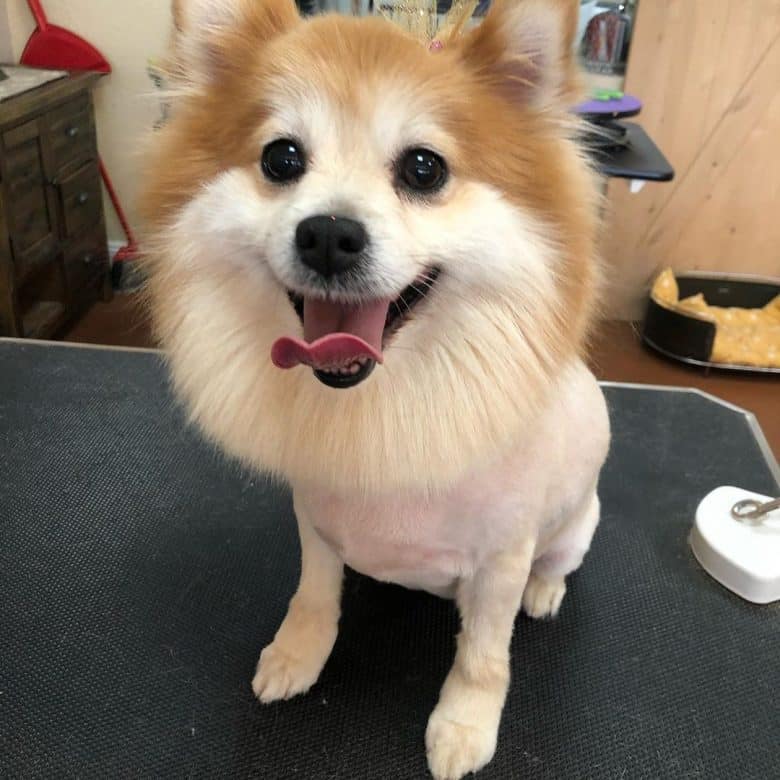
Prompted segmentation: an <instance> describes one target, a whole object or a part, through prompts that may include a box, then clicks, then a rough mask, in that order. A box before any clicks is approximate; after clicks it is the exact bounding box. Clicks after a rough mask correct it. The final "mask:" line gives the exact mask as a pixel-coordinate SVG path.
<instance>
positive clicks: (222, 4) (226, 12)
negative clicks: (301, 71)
mask: <svg viewBox="0 0 780 780" xmlns="http://www.w3.org/2000/svg"><path fill="white" fill-rule="evenodd" d="M171 11H172V15H173V24H174V37H173V48H174V60H175V65H176V71H177V73H178V76H179V77H180V78H182V80H184V81H189V82H193V83H202V82H208V81H210V80H211V79H213V78H214V77H215V76H217V75H218V74H219V73H220V71H223V70H225V69H235V68H236V67H237V66H238V67H240V65H241V63H240V62H239V63H238V64H237V63H236V62H235V61H234V59H235V57H237V56H239V57H240V52H239V51H237V46H236V44H237V43H242V44H246V45H252V46H261V45H262V44H263V43H265V42H266V41H268V40H270V39H271V38H273V37H274V36H276V35H279V34H281V33H282V32H284V31H285V30H287V29H289V28H291V27H292V26H293V25H294V24H296V23H297V22H299V21H300V16H299V14H298V11H297V9H296V6H295V3H294V1H293V0H173V1H172V8H171Z"/></svg>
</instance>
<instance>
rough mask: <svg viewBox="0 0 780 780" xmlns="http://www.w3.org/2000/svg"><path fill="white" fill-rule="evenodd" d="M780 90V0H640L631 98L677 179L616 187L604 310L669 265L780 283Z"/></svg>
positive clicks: (623, 304)
mask: <svg viewBox="0 0 780 780" xmlns="http://www.w3.org/2000/svg"><path fill="white" fill-rule="evenodd" d="M779 87H780V0H749V2H745V0H641V2H640V3H639V11H638V17H637V24H636V28H635V34H634V38H633V42H632V48H631V55H630V61H629V65H628V72H627V74H626V91H627V92H630V93H632V94H636V95H638V96H639V97H640V98H642V100H643V101H644V103H645V108H644V110H643V111H642V113H641V115H640V117H639V121H640V122H641V123H642V125H643V126H644V127H645V128H646V129H647V131H648V132H649V133H650V135H651V137H652V138H653V139H654V140H655V141H656V143H658V145H659V146H660V148H661V149H662V150H663V152H664V154H665V155H666V156H667V157H668V158H669V160H670V161H671V163H672V165H673V166H674V167H675V169H676V178H675V181H674V182H672V183H671V184H649V185H647V186H645V188H644V189H643V190H642V191H641V192H639V193H638V194H631V193H630V192H629V190H628V185H627V183H626V182H624V181H617V180H613V181H612V182H610V184H609V190H608V194H609V209H608V211H609V217H610V219H609V223H608V225H609V232H608V235H607V238H606V241H605V246H604V253H605V256H606V259H607V261H608V265H609V270H610V274H611V280H612V284H611V293H612V294H611V297H610V307H609V310H608V314H612V315H617V316H619V317H624V318H632V319H633V318H636V317H638V316H640V315H641V313H642V309H643V307H644V298H645V295H646V291H647V288H648V286H649V284H650V283H651V281H652V279H653V278H654V276H655V274H656V273H657V271H658V270H659V269H661V268H663V267H665V266H667V265H670V266H672V267H674V268H676V269H688V270H690V269H701V270H712V271H726V272H734V273H737V272H738V273H755V274H771V275H775V276H780V147H779V146H778V139H780V88H779Z"/></svg>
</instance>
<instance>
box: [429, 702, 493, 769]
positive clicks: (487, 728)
mask: <svg viewBox="0 0 780 780" xmlns="http://www.w3.org/2000/svg"><path fill="white" fill-rule="evenodd" d="M446 710H447V708H446V707H442V706H438V707H436V709H435V710H434V711H433V713H432V714H431V717H430V719H429V720H428V728H427V729H426V732H425V749H426V751H427V753H428V768H429V769H430V770H431V774H432V775H433V776H434V778H435V779H436V780H460V778H461V777H463V776H464V775H467V774H468V773H469V772H476V771H477V770H479V769H482V767H483V766H485V764H487V763H488V762H489V761H490V759H491V758H493V754H494V753H495V752H496V738H497V736H498V726H497V724H496V725H495V726H494V725H493V724H492V723H491V724H484V723H477V722H476V721H475V722H473V723H461V722H458V721H455V720H451V719H450V718H449V717H448V714H449V713H447V711H446Z"/></svg>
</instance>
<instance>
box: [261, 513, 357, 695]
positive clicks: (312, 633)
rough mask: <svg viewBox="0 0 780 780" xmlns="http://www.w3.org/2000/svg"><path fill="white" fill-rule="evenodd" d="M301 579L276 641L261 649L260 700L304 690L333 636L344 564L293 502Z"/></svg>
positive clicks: (316, 674)
mask: <svg viewBox="0 0 780 780" xmlns="http://www.w3.org/2000/svg"><path fill="white" fill-rule="evenodd" d="M295 513H296V516H297V518H298V531H299V534H300V538H301V579H300V583H299V585H298V590H297V591H296V593H295V595H294V596H293V597H292V600H291V601H290V606H289V608H288V610H287V616H286V617H285V619H284V621H283V622H282V625H281V626H280V627H279V630H278V631H277V632H276V636H275V637H274V641H273V642H271V644H270V645H268V647H266V648H265V650H263V652H262V653H261V654H260V661H259V662H258V664H257V672H256V673H255V677H254V680H252V690H254V692H255V695H256V696H257V698H258V699H260V701H262V702H265V703H267V702H271V701H276V700H277V699H289V698H290V697H292V696H295V695H296V694H299V693H305V692H306V691H308V690H309V688H311V686H312V685H313V684H314V683H315V682H316V681H317V678H318V677H319V676H320V672H321V671H322V667H323V666H325V662H326V661H327V660H328V656H329V655H330V651H331V650H332V649H333V643H334V642H335V641H336V634H337V632H338V621H339V615H340V612H341V604H340V602H341V581H342V577H343V572H344V565H343V563H342V562H341V559H340V558H339V557H338V556H337V555H336V554H335V553H334V552H333V550H331V548H330V547H328V545H327V544H325V542H324V541H323V540H322V539H321V538H320V536H319V534H317V532H316V531H315V530H314V528H313V527H312V526H311V524H310V523H309V522H308V520H307V519H306V512H305V510H304V509H303V508H302V507H301V506H299V505H298V502H296V507H295Z"/></svg>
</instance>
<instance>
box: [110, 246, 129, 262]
mask: <svg viewBox="0 0 780 780" xmlns="http://www.w3.org/2000/svg"><path fill="white" fill-rule="evenodd" d="M125 244H126V242H125V241H109V242H108V256H109V259H110V260H111V265H113V264H114V258H115V257H116V253H117V252H118V251H119V250H120V249H121V248H122V247H123V246H125Z"/></svg>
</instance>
